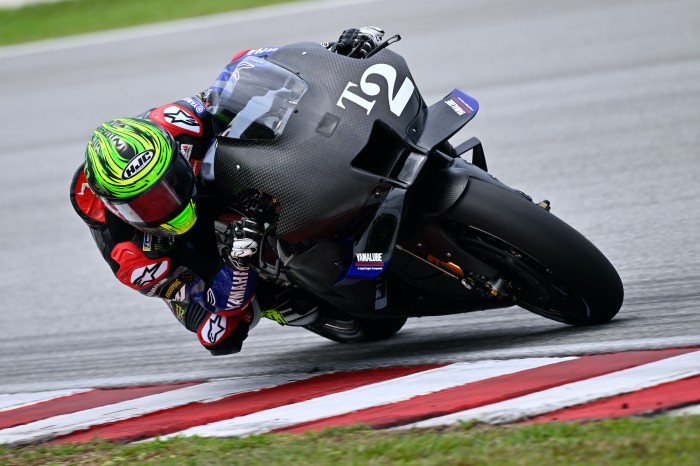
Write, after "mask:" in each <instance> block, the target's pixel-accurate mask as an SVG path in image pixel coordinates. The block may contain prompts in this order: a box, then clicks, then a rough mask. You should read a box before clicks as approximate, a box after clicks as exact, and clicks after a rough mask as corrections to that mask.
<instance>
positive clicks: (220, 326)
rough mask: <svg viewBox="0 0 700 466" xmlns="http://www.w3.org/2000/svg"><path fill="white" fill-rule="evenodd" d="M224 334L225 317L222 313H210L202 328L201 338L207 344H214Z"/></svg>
mask: <svg viewBox="0 0 700 466" xmlns="http://www.w3.org/2000/svg"><path fill="white" fill-rule="evenodd" d="M225 334H226V318H225V317H224V316H222V315H212V316H211V317H209V320H208V321H207V323H206V324H205V325H204V328H203V329H202V333H201V335H202V339H205V341H206V342H207V343H209V344H212V345H213V344H216V343H218V342H219V340H221V337H223V336H224V335H225Z"/></svg>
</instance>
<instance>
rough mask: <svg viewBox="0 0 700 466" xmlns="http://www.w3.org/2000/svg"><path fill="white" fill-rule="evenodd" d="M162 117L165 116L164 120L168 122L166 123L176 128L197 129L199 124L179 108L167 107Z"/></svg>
mask: <svg viewBox="0 0 700 466" xmlns="http://www.w3.org/2000/svg"><path fill="white" fill-rule="evenodd" d="M163 115H165V119H166V120H168V123H172V124H174V125H177V126H190V127H192V128H199V123H198V122H197V120H196V119H195V118H194V117H193V116H192V115H190V114H189V113H187V112H185V111H184V110H182V109H181V108H179V107H168V109H167V110H166V111H165V112H163Z"/></svg>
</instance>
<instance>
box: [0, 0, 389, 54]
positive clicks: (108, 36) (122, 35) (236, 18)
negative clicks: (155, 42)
mask: <svg viewBox="0 0 700 466" xmlns="http://www.w3.org/2000/svg"><path fill="white" fill-rule="evenodd" d="M377 1H379V0H354V1H353V2H352V5H353V6H359V5H361V4H364V3H373V2H377ZM347 6H348V2H346V1H344V0H331V1H319V0H316V1H298V2H291V3H284V4H278V5H268V6H263V7H257V8H251V9H246V10H238V11H233V12H228V13H219V14H214V15H208V16H200V17H196V18H190V19H183V20H175V21H168V22H164V23H154V24H149V25H144V26H133V27H129V28H124V29H117V30H112V31H105V32H96V33H89V34H82V35H77V36H70V37H66V38H59V39H49V40H42V41H37V42H30V43H26V44H19V45H9V46H5V47H0V60H2V59H4V58H14V57H20V56H25V55H32V54H36V53H46V52H57V51H60V50H68V49H72V48H77V47H85V46H94V45H101V44H111V43H113V42H118V41H122V40H131V39H147V38H149V37H157V36H161V35H164V34H175V33H184V32H192V31H199V30H204V29H209V28H212V27H218V26H226V25H230V26H234V27H235V25H236V24H241V23H246V22H252V21H261V20H265V19H269V18H277V17H280V16H289V15H300V14H313V13H314V12H317V11H323V10H331V9H335V8H342V7H347Z"/></svg>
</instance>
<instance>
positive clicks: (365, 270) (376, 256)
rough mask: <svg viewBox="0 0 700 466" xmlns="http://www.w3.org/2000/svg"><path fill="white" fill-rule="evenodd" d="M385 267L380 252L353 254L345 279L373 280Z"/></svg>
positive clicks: (382, 255)
mask: <svg viewBox="0 0 700 466" xmlns="http://www.w3.org/2000/svg"><path fill="white" fill-rule="evenodd" d="M385 267H386V263H385V262H384V254H383V253H381V252H358V253H356V254H355V260H354V261H353V264H352V266H351V267H350V270H348V273H347V277H346V278H365V279H366V278H375V277H377V276H379V275H380V274H381V273H382V272H383V271H384V268H385Z"/></svg>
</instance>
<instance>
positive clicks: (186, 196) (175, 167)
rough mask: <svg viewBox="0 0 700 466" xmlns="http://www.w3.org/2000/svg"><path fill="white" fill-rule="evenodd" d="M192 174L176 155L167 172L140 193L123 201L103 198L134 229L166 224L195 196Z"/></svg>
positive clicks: (181, 158) (185, 162)
mask: <svg viewBox="0 0 700 466" xmlns="http://www.w3.org/2000/svg"><path fill="white" fill-rule="evenodd" d="M194 189H195V179H194V173H193V172H192V169H191V168H190V165H189V164H188V163H187V161H186V160H185V158H184V157H182V156H177V157H176V158H175V162H174V163H173V164H172V165H171V166H170V168H169V169H168V172H167V173H166V174H165V175H164V176H163V178H161V179H160V180H159V181H158V182H157V183H156V184H155V185H154V186H152V187H151V188H150V189H149V190H148V191H146V192H144V193H143V194H141V195H139V196H137V197H135V198H133V199H130V200H126V201H121V200H116V199H103V200H104V202H105V204H106V205H107V207H109V209H110V210H111V211H112V212H114V213H115V214H116V215H117V216H119V217H120V218H121V219H123V220H125V221H126V222H128V223H130V224H132V225H134V226H136V227H152V226H158V225H160V224H163V223H167V222H168V221H169V220H172V219H173V218H175V217H176V216H177V215H179V214H180V213H181V212H182V211H183V209H185V208H186V207H187V206H188V205H189V204H190V201H191V200H192V197H193V196H194Z"/></svg>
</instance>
